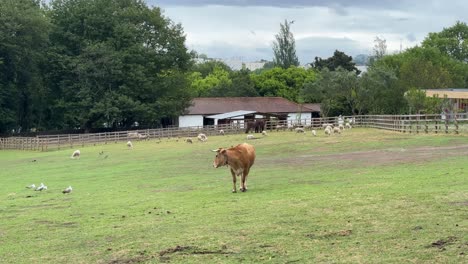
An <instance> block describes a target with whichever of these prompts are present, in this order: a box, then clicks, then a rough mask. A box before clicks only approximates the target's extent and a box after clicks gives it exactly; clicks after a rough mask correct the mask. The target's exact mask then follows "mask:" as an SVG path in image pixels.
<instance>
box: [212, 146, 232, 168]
mask: <svg viewBox="0 0 468 264" xmlns="http://www.w3.org/2000/svg"><path fill="white" fill-rule="evenodd" d="M212 151H213V152H216V157H215V159H214V161H213V167H215V168H218V167H220V166H225V165H228V157H227V151H226V150H225V149H223V148H219V149H213V150H212Z"/></svg>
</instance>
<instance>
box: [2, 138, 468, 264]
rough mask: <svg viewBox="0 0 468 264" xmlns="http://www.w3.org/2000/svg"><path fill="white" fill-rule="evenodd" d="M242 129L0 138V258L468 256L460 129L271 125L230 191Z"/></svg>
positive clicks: (395, 259)
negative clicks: (44, 146) (24, 145)
mask: <svg viewBox="0 0 468 264" xmlns="http://www.w3.org/2000/svg"><path fill="white" fill-rule="evenodd" d="M244 138H245V135H230V136H224V137H223V136H216V137H210V138H209V140H208V142H206V143H198V142H195V143H194V144H192V145H190V144H187V143H184V142H182V140H180V141H179V142H176V140H175V139H171V140H166V139H164V140H163V141H162V142H160V143H157V142H156V141H149V142H134V149H133V150H127V149H126V146H125V143H124V142H121V143H118V144H109V145H100V146H94V147H84V148H80V150H81V158H80V159H79V160H72V159H70V155H71V153H72V152H73V150H74V149H66V150H61V151H54V152H24V151H0V168H1V171H0V263H161V262H162V263H164V262H170V263H240V262H242V263H462V262H465V263H466V262H468V257H467V256H466V255H467V254H468V137H467V136H466V135H465V136H455V135H414V134H413V135H408V134H399V133H393V132H387V131H382V130H371V129H353V130H351V131H346V132H344V133H343V134H342V135H339V136H338V135H334V136H331V137H326V136H325V135H323V131H319V135H318V136H317V137H313V136H312V135H311V134H310V132H309V133H308V134H305V135H304V134H294V133H292V132H279V133H274V132H272V133H270V134H269V136H267V137H265V138H261V139H257V140H252V141H249V142H250V143H252V144H253V145H254V146H255V148H256V151H257V160H256V163H255V165H254V166H253V167H252V170H251V173H250V176H249V179H248V182H247V183H248V187H249V190H248V192H245V193H240V192H238V193H234V194H233V193H231V187H232V183H231V175H230V173H229V170H228V169H227V168H225V167H223V168H218V169H214V168H213V167H212V162H213V158H214V153H213V152H210V150H211V149H216V148H218V147H228V146H231V145H236V144H238V143H242V142H245V140H244ZM101 151H104V154H102V155H100V154H99V152H101ZM34 160H35V161H34ZM41 182H43V183H44V184H45V185H47V186H48V190H47V191H43V192H37V191H33V190H30V189H26V188H25V186H28V185H30V184H32V183H35V184H36V185H38V184H40V183H41ZM69 185H71V186H72V187H73V192H72V193H71V194H62V192H61V191H62V190H63V189H64V188H66V187H67V186H69Z"/></svg>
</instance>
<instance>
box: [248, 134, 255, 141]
mask: <svg viewBox="0 0 468 264" xmlns="http://www.w3.org/2000/svg"><path fill="white" fill-rule="evenodd" d="M250 139H255V136H254V135H247V140H250Z"/></svg>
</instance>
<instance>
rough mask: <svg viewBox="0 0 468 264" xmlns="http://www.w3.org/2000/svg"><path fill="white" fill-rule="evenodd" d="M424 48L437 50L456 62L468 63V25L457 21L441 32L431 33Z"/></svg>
mask: <svg viewBox="0 0 468 264" xmlns="http://www.w3.org/2000/svg"><path fill="white" fill-rule="evenodd" d="M422 46H423V47H434V48H437V49H439V50H440V51H441V52H442V53H444V54H447V55H448V56H450V57H452V58H454V59H456V60H459V61H463V62H468V25H467V24H466V23H464V22H460V21H457V22H456V23H455V25H453V26H451V27H448V28H444V29H443V30H442V31H441V32H437V33H429V36H427V37H426V38H425V39H424V41H423V42H422Z"/></svg>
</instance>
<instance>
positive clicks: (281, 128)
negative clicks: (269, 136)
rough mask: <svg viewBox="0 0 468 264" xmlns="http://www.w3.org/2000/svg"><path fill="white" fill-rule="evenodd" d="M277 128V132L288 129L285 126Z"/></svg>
mask: <svg viewBox="0 0 468 264" xmlns="http://www.w3.org/2000/svg"><path fill="white" fill-rule="evenodd" d="M275 128H276V131H280V130H285V129H286V127H285V126H283V125H277V126H276V127H275Z"/></svg>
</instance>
